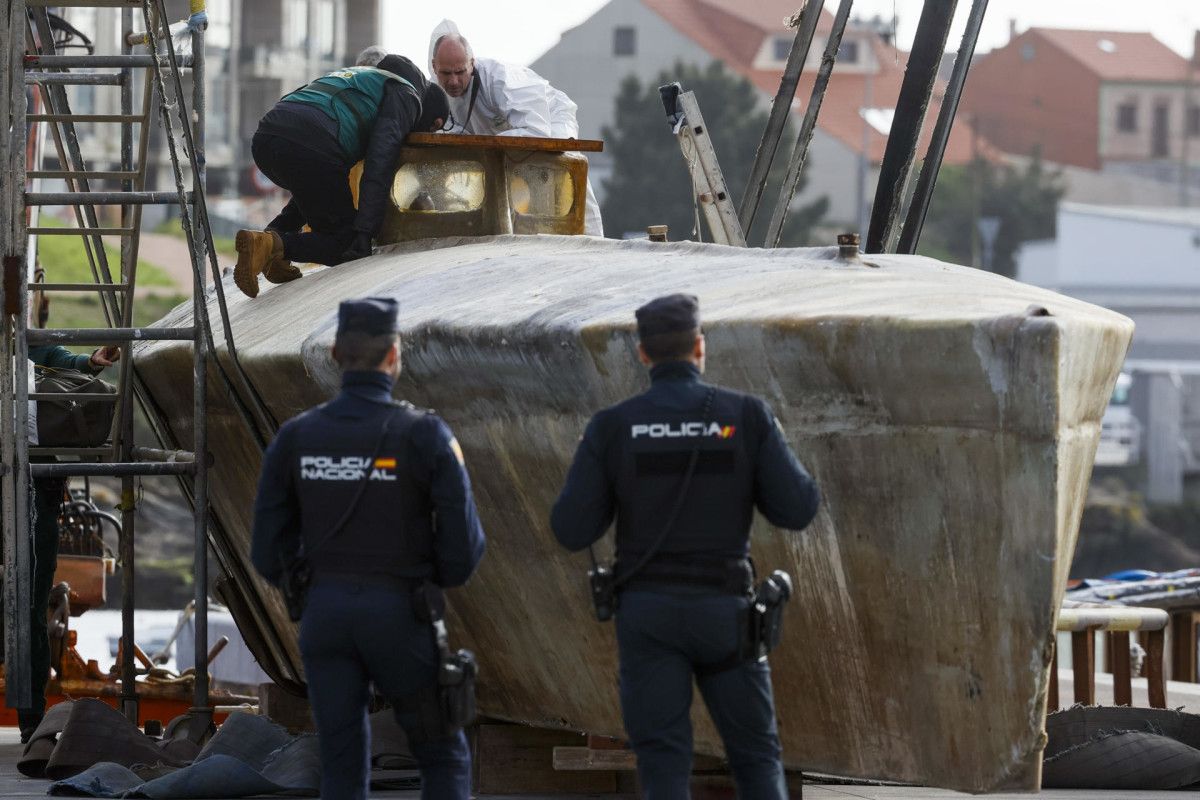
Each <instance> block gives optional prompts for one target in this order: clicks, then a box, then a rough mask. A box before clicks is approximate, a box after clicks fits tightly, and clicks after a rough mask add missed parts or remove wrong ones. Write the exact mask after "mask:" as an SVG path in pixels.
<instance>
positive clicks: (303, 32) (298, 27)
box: [283, 0, 308, 50]
mask: <svg viewBox="0 0 1200 800" xmlns="http://www.w3.org/2000/svg"><path fill="white" fill-rule="evenodd" d="M283 46H284V47H285V48H287V49H289V50H307V49H308V2H307V0H283Z"/></svg>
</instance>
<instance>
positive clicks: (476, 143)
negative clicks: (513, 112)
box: [404, 133, 604, 153]
mask: <svg viewBox="0 0 1200 800" xmlns="http://www.w3.org/2000/svg"><path fill="white" fill-rule="evenodd" d="M404 143H405V144H408V145H433V144H436V145H440V146H442V147H486V148H488V149H491V150H536V151H538V152H544V153H565V152H572V151H574V152H580V153H599V152H601V151H603V150H604V142H602V141H600V140H598V139H551V138H549V137H545V138H543V137H541V136H472V135H467V134H462V133H410V134H409V135H408V138H407V139H405V140H404Z"/></svg>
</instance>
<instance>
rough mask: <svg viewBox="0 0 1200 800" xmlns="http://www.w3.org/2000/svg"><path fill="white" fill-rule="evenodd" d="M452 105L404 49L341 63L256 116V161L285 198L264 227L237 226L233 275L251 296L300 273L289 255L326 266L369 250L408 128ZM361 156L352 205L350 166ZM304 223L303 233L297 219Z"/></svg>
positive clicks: (436, 124)
mask: <svg viewBox="0 0 1200 800" xmlns="http://www.w3.org/2000/svg"><path fill="white" fill-rule="evenodd" d="M449 113H450V110H449V104H448V102H447V100H446V93H445V92H443V91H442V89H441V87H439V86H438V85H437V83H436V82H430V81H428V80H426V79H425V76H424V75H423V74H422V73H421V70H419V69H417V67H416V65H414V64H413V63H412V62H411V61H409V60H408V59H407V58H404V57H403V56H397V55H389V56H387V57H386V58H384V59H383V60H382V61H380V62H379V63H378V64H377V65H376V66H374V67H367V66H361V67H345V68H343V69H339V70H335V71H333V72H331V73H329V74H328V75H324V76H322V77H320V78H317V79H316V80H315V81H313V82H312V83H310V84H308V85H307V86H304V87H302V88H300V89H297V90H296V91H294V92H292V93H290V94H287V95H285V96H284V97H283V99H282V100H280V101H279V102H278V103H276V104H275V107H274V108H272V109H271V111H269V112H268V113H267V115H266V116H265V117H263V118H262V121H261V122H259V124H258V131H257V132H256V133H255V134H254V139H253V141H252V142H251V145H250V150H251V153H252V154H253V156H254V163H255V164H257V165H258V168H259V169H260V170H262V172H263V174H264V175H266V176H267V177H268V178H270V180H271V181H272V182H273V183H274V184H276V185H277V186H280V187H282V188H284V189H287V190H288V191H289V192H291V193H292V199H291V201H290V202H288V204H287V206H285V207H284V209H283V211H281V212H280V213H279V215H278V216H277V217H275V219H274V220H272V221H271V223H270V224H269V225H268V226H267V228H266V230H264V231H250V230H242V231H238V234H237V237H236V239H235V245H236V247H237V252H238V260H237V266H236V267H235V269H234V281H235V282H236V283H237V285H238V288H240V289H241V290H242V291H243V292H245V293H246V294H247V295H249V296H250V297H255V296H257V295H258V276H259V274H260V273H261V274H262V275H263V276H264V277H266V279H267V280H269V281H271V282H272V283H284V282H286V281H290V280H295V279H296V278H299V277H300V269H299V268H298V267H296V266H295V265H294V264H293V263H292V262H293V261H299V262H302V263H303V262H316V263H318V264H326V265H329V266H333V265H335V264H341V263H342V262H344V261H351V260H353V259H356V258H362V257H364V256H367V255H370V253H371V239H372V238H373V237H374V236H375V234H376V233H378V232H379V226H380V225H382V224H383V216H384V211H385V209H386V206H385V204H386V203H387V202H388V193H389V191H390V189H391V185H392V178H393V176H394V175H395V173H396V169H397V167H398V166H399V163H398V162H399V158H400V148H401V147H402V146H403V144H404V139H405V137H407V136H408V134H409V133H410V132H412V131H436V130H440V129H441V128H442V127H443V125H444V124H445V120H446V118H447V117H448V115H449ZM358 161H363V162H365V163H364V164H363V176H362V182H361V184H360V186H359V200H358V210H357V211H355V209H354V200H353V197H352V195H351V193H350V184H349V177H348V176H349V173H350V168H351V167H353V166H354V164H355V163H357V162H358ZM306 224H307V225H308V226H309V228H310V229H311V230H310V231H306V232H301V230H300V229H301V228H302V227H304V225H306Z"/></svg>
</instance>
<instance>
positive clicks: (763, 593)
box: [696, 569, 792, 675]
mask: <svg viewBox="0 0 1200 800" xmlns="http://www.w3.org/2000/svg"><path fill="white" fill-rule="evenodd" d="M791 596H792V579H791V576H789V575H788V574H787V573H786V572H784V571H783V570H778V569H777V570H775V571H774V572H772V573H771V574H770V576H768V577H767V578H766V580H764V581H763V582H762V583H760V584H759V585H758V587H757V588H755V589H754V591H753V593H752V594H751V596H750V602H749V604H748V605H747V607H746V609H745V611H744V612H743V614H742V618H741V620H740V621H739V622H740V624H739V625H738V630H739V641H738V646H737V649H736V650H735V651H734V653H733V654H732V655H731V656H729V657H728V658H726V659H723V660H721V661H718V662H716V663H713V664H704V665H702V666H699V667H697V668H696V674H697V675H715V674H717V673H719V672H725V671H726V670H730V669H733V668H734V667H736V666H739V665H741V664H745V663H746V662H748V661H760V660H763V659H765V658H766V657H767V655H768V654H769V653H770V652H771V651H772V650H774V649H775V648H776V647H778V646H779V642H780V640H781V639H782V638H783V609H784V606H786V605H787V602H788V600H790V599H791Z"/></svg>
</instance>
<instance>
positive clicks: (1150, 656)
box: [1146, 631, 1167, 708]
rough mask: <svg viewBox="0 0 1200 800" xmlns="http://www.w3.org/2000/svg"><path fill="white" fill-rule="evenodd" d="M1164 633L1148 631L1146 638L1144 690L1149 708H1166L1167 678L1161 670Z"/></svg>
mask: <svg viewBox="0 0 1200 800" xmlns="http://www.w3.org/2000/svg"><path fill="white" fill-rule="evenodd" d="M1165 637H1166V634H1165V632H1164V631H1150V632H1149V635H1148V636H1147V637H1146V690H1147V692H1148V694H1149V695H1150V707H1151V708H1166V707H1167V678H1166V675H1165V674H1164V670H1163V645H1164V642H1163V640H1164V639H1165Z"/></svg>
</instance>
